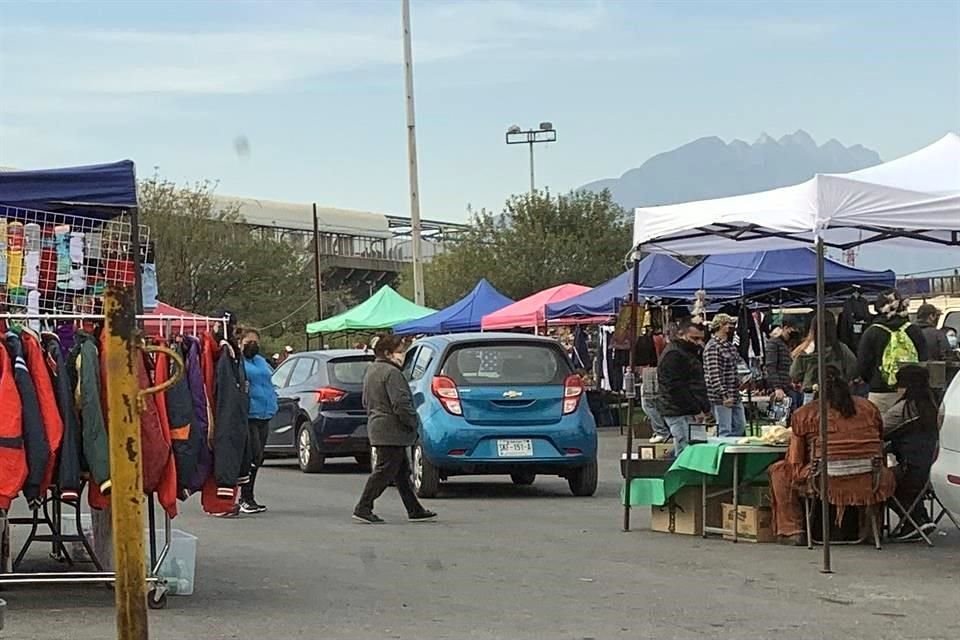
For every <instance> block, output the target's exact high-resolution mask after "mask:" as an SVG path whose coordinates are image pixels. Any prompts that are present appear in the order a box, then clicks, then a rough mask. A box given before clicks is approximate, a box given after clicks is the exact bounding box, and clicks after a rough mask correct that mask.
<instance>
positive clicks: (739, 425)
mask: <svg viewBox="0 0 960 640" xmlns="http://www.w3.org/2000/svg"><path fill="white" fill-rule="evenodd" d="M713 417H714V418H716V419H717V435H718V436H720V437H721V438H724V437H729V436H743V435H746V433H747V414H746V412H745V411H744V410H743V403H742V402H738V403H737V404H735V405H733V406H732V407H725V406H723V405H722V404H715V405H713Z"/></svg>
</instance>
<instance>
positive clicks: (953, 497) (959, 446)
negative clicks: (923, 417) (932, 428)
mask: <svg viewBox="0 0 960 640" xmlns="http://www.w3.org/2000/svg"><path fill="white" fill-rule="evenodd" d="M940 413H941V415H942V418H943V425H942V426H941V427H940V452H939V454H938V455H937V459H936V461H935V462H934V463H933V468H932V469H931V470H930V481H931V482H932V483H933V490H934V491H936V493H937V497H938V498H940V501H941V502H943V504H944V506H945V507H946V508H947V509H948V510H949V511H950V512H951V513H952V514H953V515H954V517H955V518H957V519H958V520H960V375H958V376H956V377H955V378H954V379H953V382H951V383H950V387H949V388H948V389H947V392H946V394H944V397H943V404H942V405H941V407H940Z"/></svg>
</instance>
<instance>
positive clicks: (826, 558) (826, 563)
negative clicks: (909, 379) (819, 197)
mask: <svg viewBox="0 0 960 640" xmlns="http://www.w3.org/2000/svg"><path fill="white" fill-rule="evenodd" d="M824 289H825V287H824V248H823V238H822V237H820V236H818V237H817V343H818V344H817V345H816V348H817V380H818V382H819V387H820V388H819V393H818V394H817V403H818V407H817V408H818V412H819V414H820V460H821V468H820V518H821V520H822V522H821V525H822V527H823V533H822V536H823V537H822V540H823V567H822V568H821V569H820V572H821V573H833V569H832V567H831V566H830V500H829V497H828V495H829V494H828V493H827V491H828V489H829V481H830V480H829V474H828V473H827V467H828V465H829V463H828V462H827V438H828V434H827V409H828V408H827V394H826V393H825V392H824V384H825V382H826V380H827V361H826V359H825V357H824V352H825V351H826V350H825V349H824V343H825V337H824V334H825V333H826V318H825V317H824V316H825V315H826V311H827V305H826V302H825V300H824V298H825V292H824Z"/></svg>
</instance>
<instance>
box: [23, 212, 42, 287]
mask: <svg viewBox="0 0 960 640" xmlns="http://www.w3.org/2000/svg"><path fill="white" fill-rule="evenodd" d="M40 235H41V231H40V225H38V224H37V223H36V222H31V223H29V224H27V225H26V226H24V228H23V286H24V288H25V289H28V290H29V289H36V288H37V287H39V286H40Z"/></svg>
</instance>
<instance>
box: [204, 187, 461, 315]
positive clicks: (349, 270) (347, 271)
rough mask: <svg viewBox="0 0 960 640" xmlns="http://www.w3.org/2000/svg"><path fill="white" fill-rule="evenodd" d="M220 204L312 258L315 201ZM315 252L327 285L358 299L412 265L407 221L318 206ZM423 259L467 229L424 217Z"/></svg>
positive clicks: (232, 200)
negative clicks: (230, 208)
mask: <svg viewBox="0 0 960 640" xmlns="http://www.w3.org/2000/svg"><path fill="white" fill-rule="evenodd" d="M215 200H216V201H217V202H218V204H221V205H223V206H231V205H236V206H239V210H240V215H241V216H242V217H243V218H244V221H245V222H246V224H248V225H250V226H251V227H254V228H255V229H258V230H259V231H260V233H262V234H264V235H267V234H269V235H271V236H272V237H275V238H277V239H281V240H284V241H286V242H288V243H289V244H291V245H292V246H295V247H302V248H303V250H304V252H305V256H308V257H309V258H311V259H312V256H313V248H314V229H313V205H312V204H300V203H290V202H277V201H274V200H260V199H255V198H240V197H234V196H227V195H223V196H216V197H215ZM317 218H318V221H319V233H318V234H317V246H318V251H317V253H318V255H319V257H320V267H321V272H322V277H323V286H324V288H325V289H346V290H349V291H351V292H352V293H353V294H354V295H355V296H356V297H358V298H365V297H367V296H368V295H369V294H370V292H372V291H374V290H376V289H377V288H378V287H380V286H381V285H384V284H391V285H392V284H394V283H395V282H396V280H397V276H399V275H400V273H401V272H402V271H403V270H404V269H405V268H406V267H407V265H409V264H410V262H411V259H412V250H411V237H410V234H411V226H410V219H409V218H406V217H403V216H394V215H386V214H381V213H373V212H370V211H358V210H352V209H339V208H334V207H320V206H318V207H317ZM421 227H422V230H423V231H422V238H423V241H422V246H423V255H424V259H425V260H430V259H431V258H432V257H433V256H435V255H437V254H439V253H442V252H443V250H444V247H445V246H446V244H447V243H448V242H450V241H451V240H453V239H455V238H456V237H457V235H458V234H459V233H460V232H462V231H463V230H464V229H466V228H467V226H466V225H465V224H462V223H451V222H442V221H438V220H423V221H421Z"/></svg>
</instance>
